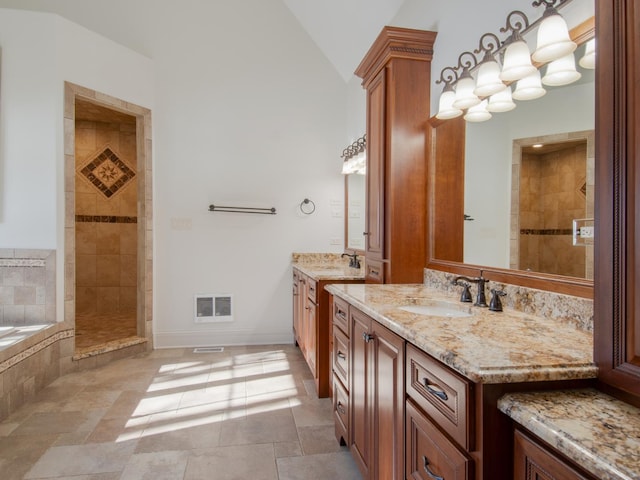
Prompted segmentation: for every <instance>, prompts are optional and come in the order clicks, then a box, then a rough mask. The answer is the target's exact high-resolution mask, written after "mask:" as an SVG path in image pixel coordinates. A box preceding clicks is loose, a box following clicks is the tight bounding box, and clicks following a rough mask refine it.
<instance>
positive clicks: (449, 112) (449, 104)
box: [436, 67, 462, 120]
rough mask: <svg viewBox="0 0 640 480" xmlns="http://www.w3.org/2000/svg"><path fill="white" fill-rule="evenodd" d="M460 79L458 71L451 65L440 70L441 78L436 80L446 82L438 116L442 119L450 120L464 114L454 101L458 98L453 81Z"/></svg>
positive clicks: (441, 95) (437, 82)
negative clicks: (455, 105) (454, 104)
mask: <svg viewBox="0 0 640 480" xmlns="http://www.w3.org/2000/svg"><path fill="white" fill-rule="evenodd" d="M457 79H458V73H457V72H456V71H455V70H454V69H453V68H451V67H446V68H443V69H442V71H441V72H440V80H436V84H439V83H444V88H443V89H442V93H441V94H440V101H439V103H438V113H437V114H436V118H438V119H440V120H448V119H449V118H456V117H459V116H460V115H462V110H460V109H459V108H455V107H454V106H453V102H454V100H455V99H456V92H455V90H454V88H453V85H452V83H453V82H454V81H456V80H457Z"/></svg>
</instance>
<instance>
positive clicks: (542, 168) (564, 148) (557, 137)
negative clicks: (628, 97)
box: [427, 0, 595, 297]
mask: <svg viewBox="0 0 640 480" xmlns="http://www.w3.org/2000/svg"><path fill="white" fill-rule="evenodd" d="M594 11H595V7H594V2H593V1H592V0H589V1H581V2H571V4H569V5H567V6H566V7H565V8H564V9H563V10H562V12H561V13H562V15H563V16H564V17H565V19H566V20H567V23H568V25H569V27H570V28H572V29H573V30H572V32H571V33H572V37H573V38H574V39H575V41H576V43H578V44H579V46H578V49H577V50H576V52H575V58H576V60H577V59H579V58H581V56H582V55H583V54H584V50H585V48H586V42H587V40H589V39H590V38H593V37H594V35H595V32H594V18H593V15H594ZM499 23H500V19H496V25H498V24H499ZM492 27H496V26H487V30H490V29H491V28H492ZM495 30H496V31H497V27H496V28H495ZM525 39H526V40H527V42H528V43H529V44H530V45H533V46H535V43H536V42H535V36H534V37H533V38H532V40H531V41H530V42H529V38H528V37H525ZM474 42H476V43H477V39H475V40H474V39H470V40H469V44H470V46H471V47H472V46H473V43H474ZM576 67H577V69H578V71H579V72H580V74H581V78H580V79H579V80H578V81H576V82H574V83H571V84H569V85H564V86H558V87H550V86H545V89H546V90H547V92H546V94H545V95H544V96H542V97H540V98H537V99H534V100H527V101H517V100H516V105H517V106H516V108H515V109H513V110H511V111H509V112H504V113H494V114H493V116H492V118H491V119H489V120H487V121H484V122H470V121H464V120H463V119H462V117H458V118H455V119H452V120H437V119H435V118H432V119H431V120H430V122H429V123H430V125H429V127H428V129H427V130H428V132H427V134H428V135H427V138H428V139H429V146H428V151H429V162H430V165H429V168H430V176H429V188H430V202H429V204H430V208H431V211H430V218H431V225H430V233H431V235H430V252H431V260H430V261H429V264H428V266H429V267H431V268H436V269H439V270H445V271H451V272H456V273H461V272H464V273H468V274H469V273H471V274H474V273H475V274H477V273H479V272H480V271H482V272H483V274H484V275H485V276H487V277H488V278H494V279H496V280H500V281H505V282H508V283H515V284H522V285H529V286H532V287H536V288H553V289H554V290H556V291H562V292H565V293H571V294H576V295H580V296H585V297H591V296H592V295H593V281H592V280H593V239H592V238H591V239H589V240H587V241H584V240H585V239H584V238H582V239H579V240H581V241H575V240H574V238H573V237H574V235H573V232H574V222H573V220H577V223H576V225H577V226H578V227H579V226H586V227H587V228H586V229H583V230H581V231H582V232H583V233H585V232H586V233H589V232H592V231H593V230H592V228H588V227H592V226H593V216H594V182H595V175H594V156H595V154H594V151H595V148H594V140H593V139H594V133H593V132H594V124H595V80H594V79H595V74H594V70H591V69H584V68H582V67H580V66H579V64H578V62H576ZM546 68H547V67H541V69H540V70H541V73H542V75H544V73H545V69H546ZM440 88H441V87H440ZM462 172H464V174H462ZM578 231H579V232H580V230H578ZM586 233H585V234H586ZM452 238H457V239H458V240H457V241H452Z"/></svg>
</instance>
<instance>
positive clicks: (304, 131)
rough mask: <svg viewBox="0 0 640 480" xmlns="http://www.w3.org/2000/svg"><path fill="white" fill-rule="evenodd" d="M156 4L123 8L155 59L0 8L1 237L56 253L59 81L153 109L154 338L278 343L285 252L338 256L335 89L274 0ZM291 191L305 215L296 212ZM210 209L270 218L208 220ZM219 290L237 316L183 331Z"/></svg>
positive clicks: (286, 289)
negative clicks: (28, 110) (34, 173)
mask: <svg viewBox="0 0 640 480" xmlns="http://www.w3.org/2000/svg"><path fill="white" fill-rule="evenodd" d="M71 3H73V2H66V3H65V5H66V7H68V6H69V4H71ZM214 3H215V4H214ZM154 6H157V8H154V9H152V10H151V9H149V10H146V11H143V10H142V9H135V10H130V11H128V12H126V13H128V14H129V17H128V20H127V23H128V24H132V25H135V24H136V21H137V22H138V23H139V24H140V25H145V27H143V28H142V29H141V31H140V32H139V35H140V38H139V41H140V43H141V44H144V46H145V49H146V51H149V52H151V54H152V55H153V57H154V58H153V60H150V59H148V58H146V57H142V56H141V55H138V54H136V53H133V52H132V51H130V50H127V49H125V48H124V47H121V46H119V45H117V44H115V43H113V42H110V41H106V40H105V39H104V38H103V37H100V36H99V35H97V34H94V33H91V32H89V31H88V30H85V29H83V28H81V27H78V26H77V25H74V24H71V23H70V22H68V21H66V20H62V19H61V18H59V17H55V16H50V15H45V14H39V13H26V12H14V11H10V10H0V12H1V14H2V15H1V19H0V22H2V23H0V29H1V30H2V32H1V34H0V35H1V36H0V40H1V41H2V43H1V44H0V46H2V48H3V53H4V55H5V56H8V57H9V61H4V60H5V59H3V65H2V66H3V85H2V87H3V88H2V89H3V91H2V94H3V100H4V97H6V96H11V98H12V99H14V98H15V99H19V98H20V97H22V98H23V100H22V101H21V102H20V101H19V100H15V101H13V102H12V103H10V104H9V105H5V104H4V102H3V104H2V119H3V121H2V128H3V130H2V132H3V138H5V139H6V138H7V137H8V136H11V137H12V139H13V140H12V141H11V142H10V143H8V144H7V143H6V142H3V146H4V147H3V148H4V151H5V152H8V153H5V154H4V158H7V157H9V158H10V160H8V161H5V162H4V163H3V168H4V170H5V171H6V173H7V174H8V175H5V176H4V178H5V180H4V181H3V184H2V190H3V192H4V193H3V206H5V211H6V214H5V215H3V218H4V219H6V220H4V221H3V223H2V224H1V225H0V228H2V230H0V246H11V247H21V248H23V247H27V246H32V247H52V246H53V247H57V248H58V251H59V252H62V245H63V230H62V225H63V224H62V220H63V218H64V217H63V214H64V210H63V206H64V203H63V198H64V191H63V183H62V178H63V175H62V173H63V166H62V165H63V164H62V152H63V150H62V146H63V132H62V106H63V104H62V98H63V97H62V95H63V80H70V81H73V82H74V83H78V84H81V85H84V86H86V87H89V88H92V89H95V90H98V91H101V92H103V93H106V94H109V95H112V96H115V97H118V98H123V99H125V100H128V101H132V102H133V103H137V104H139V105H142V106H145V107H149V108H152V111H153V113H152V117H153V119H152V122H153V138H154V145H153V162H154V165H153V168H154V211H153V215H154V229H155V231H154V331H155V339H156V345H157V346H160V347H163V346H177V345H186V346H192V345H207V344H229V343H241V344H243V343H268V342H291V341H292V334H291V324H292V318H291V288H290V283H291V278H290V277H291V269H290V264H291V253H292V252H294V251H302V252H316V251H319V252H326V251H335V252H340V251H342V245H343V241H344V240H343V222H344V218H343V217H342V210H343V208H344V207H343V201H344V200H343V188H344V187H343V177H342V176H341V175H340V166H341V163H340V158H339V155H340V152H341V151H342V149H343V148H344V146H346V145H347V142H348V138H346V135H345V130H346V128H345V123H346V121H345V119H346V114H345V104H346V85H345V83H344V82H343V81H342V80H341V79H340V76H339V75H338V73H337V72H336V71H335V69H334V68H333V67H332V66H331V65H330V63H329V62H328V61H327V60H326V58H325V57H324V55H323V54H322V53H321V52H320V50H319V49H318V48H317V46H316V45H315V44H313V42H312V41H311V40H310V38H309V37H308V35H307V34H306V33H305V32H304V31H303V30H302V29H301V27H300V26H299V24H298V23H297V21H296V20H295V18H294V17H293V15H292V14H291V13H290V12H289V10H288V9H287V8H286V7H285V6H284V4H283V3H282V2H280V1H279V0H273V1H267V2H265V1H262V0H253V1H245V2H242V3H225V4H221V3H220V2H198V4H197V7H198V8H191V7H193V6H194V5H191V7H189V8H187V7H185V5H184V4H181V5H178V4H176V3H175V2H165V3H164V4H163V5H162V6H158V5H157V4H154ZM66 7H65V8H66ZM124 14H125V12H123V15H124ZM134 20H136V21H134ZM38 22H40V23H42V24H44V26H45V27H47V28H42V25H40V26H39V27H38V24H37V23H38ZM149 25H153V27H152V28H151V27H149ZM11 26H14V27H13V28H9V27H11ZM5 27H7V28H5ZM33 39H37V40H33ZM31 43H35V45H34V46H31ZM92 52H95V54H94V55H93V56H92V55H91V54H92ZM105 66H109V68H108V69H105V68H104V67H105ZM29 68H31V69H32V70H36V71H37V72H42V71H43V69H45V68H47V69H48V70H50V71H51V73H50V74H46V75H40V76H39V75H36V74H35V73H36V72H33V73H31V72H29ZM5 72H9V73H8V74H7V75H8V78H9V80H10V81H7V83H8V85H9V86H8V87H6V88H5V86H6V85H5V78H4V75H5ZM41 77H44V78H41ZM25 79H26V81H25ZM31 79H35V80H33V81H34V82H35V85H31V84H30V81H31ZM35 92H41V95H40V96H41V97H42V98H37V99H36V100H37V101H31V99H32V98H33V96H34V95H35ZM27 100H29V101H31V103H32V104H33V113H32V114H31V115H30V116H29V117H28V118H24V119H23V118H22V117H23V116H24V105H25V104H28V102H27ZM36 120H41V123H40V124H38V122H37V121H36ZM34 125H36V127H37V128H35V129H34V128H33V126H34ZM16 132H18V133H16ZM34 137H37V138H42V139H45V140H46V141H42V142H33V141H32V140H33V138H34ZM30 149H33V150H34V151H33V152H32V153H31V152H30ZM27 153H29V157H28V160H29V165H30V166H32V167H33V169H35V170H42V169H44V171H45V173H46V174H47V175H46V177H44V178H42V177H39V179H40V180H39V181H40V182H42V185H41V186H38V185H36V186H34V187H33V188H30V187H29V186H27V183H28V181H29V177H28V173H27V171H31V170H30V169H29V170H28V169H27V168H26V167H25V163H26V161H25V158H26V155H27ZM53 179H55V180H53ZM7 185H12V186H11V187H10V188H9V187H7ZM13 185H16V187H13ZM25 188H26V189H27V191H24V190H25ZM304 198H310V199H311V200H313V201H314V202H315V204H316V212H315V213H314V214H313V215H309V216H307V215H303V214H302V213H301V212H300V210H299V209H298V205H299V204H300V202H301V201H302V200H303V199H304ZM211 203H218V204H229V205H239V206H258V207H271V206H275V207H276V208H277V215H275V216H266V215H264V216H262V215H240V214H220V213H210V212H208V211H207V207H208V205H209V204H211ZM27 204H28V205H32V207H27V206H26V205H27ZM6 205H11V208H10V209H7V208H6ZM43 208H44V211H42V209H43ZM334 212H338V213H339V215H340V216H339V217H336V216H335V215H336V214H335V213H334ZM56 218H57V223H56V221H55V220H54V219H56ZM43 225H44V227H43ZM61 255H62V253H61ZM59 258H63V257H62V256H60V257H59ZM60 265H62V262H60ZM59 281H62V278H61V277H59ZM217 292H223V293H232V294H234V299H235V315H234V316H235V322H234V323H230V324H216V325H212V324H209V325H202V324H195V323H194V321H193V295H194V294H196V293H217ZM60 303H62V302H60Z"/></svg>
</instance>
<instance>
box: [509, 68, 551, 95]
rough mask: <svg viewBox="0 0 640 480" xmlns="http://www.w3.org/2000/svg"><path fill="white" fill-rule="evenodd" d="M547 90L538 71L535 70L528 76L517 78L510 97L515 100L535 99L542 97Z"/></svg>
mask: <svg viewBox="0 0 640 480" xmlns="http://www.w3.org/2000/svg"><path fill="white" fill-rule="evenodd" d="M545 93H547V91H546V90H545V89H544V87H543V86H542V81H541V80H540V71H539V70H536V71H535V72H533V73H532V74H531V75H529V76H528V77H524V78H523V79H521V80H518V83H517V84H516V89H515V91H514V92H513V94H512V97H513V98H515V99H516V100H535V99H536V98H540V97H542V96H543V95H544V94H545Z"/></svg>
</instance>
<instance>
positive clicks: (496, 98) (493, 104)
mask: <svg viewBox="0 0 640 480" xmlns="http://www.w3.org/2000/svg"><path fill="white" fill-rule="evenodd" d="M514 108H516V104H515V103H514V101H513V99H512V96H511V86H509V87H507V88H505V89H504V90H502V91H501V92H498V93H494V94H493V95H491V96H490V97H489V103H488V104H487V110H488V111H489V112H495V113H498V112H509V111H511V110H513V109H514Z"/></svg>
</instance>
